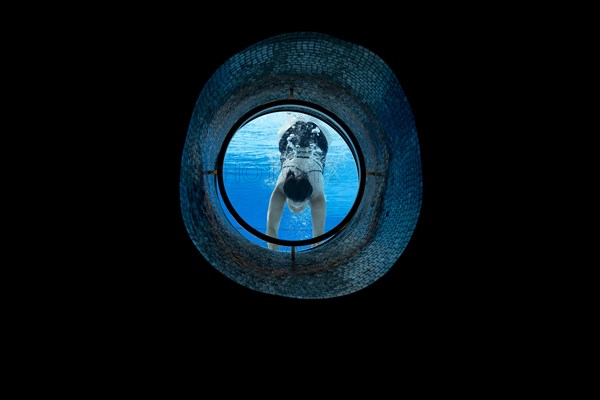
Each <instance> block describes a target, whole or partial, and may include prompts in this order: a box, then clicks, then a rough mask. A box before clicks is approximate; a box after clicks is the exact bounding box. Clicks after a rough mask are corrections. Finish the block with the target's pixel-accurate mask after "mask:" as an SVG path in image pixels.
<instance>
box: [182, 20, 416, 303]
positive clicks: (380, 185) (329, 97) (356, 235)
mask: <svg viewBox="0 0 600 400" xmlns="http://www.w3.org/2000/svg"><path fill="white" fill-rule="evenodd" d="M290 87H293V88H294V95H295V98H296V99H298V100H305V101H309V102H312V103H314V104H317V105H320V106H322V107H324V108H326V109H328V110H330V111H331V112H332V113H333V114H335V115H336V116H337V117H339V118H340V119H341V120H342V121H344V123H345V124H346V125H347V126H348V128H349V129H350V131H351V132H352V133H353V134H354V136H355V137H356V139H357V140H358V143H359V146H360V148H361V150H362V152H363V155H364V158H365V164H366V170H367V171H368V172H377V173H382V174H383V175H382V176H367V178H366V185H365V192H364V196H363V199H362V201H361V204H360V205H359V207H358V210H357V212H356V214H355V216H354V217H353V218H352V220H351V221H350V223H349V224H348V225H347V227H346V229H344V230H343V231H342V232H340V233H339V234H337V235H335V236H334V237H333V238H331V239H330V240H329V241H327V242H326V243H325V244H323V245H322V246H319V247H317V248H315V249H311V250H306V251H302V252H299V253H298V254H297V257H296V259H295V260H294V261H293V260H292V259H291V257H290V254H289V253H284V252H274V251H270V250H268V249H266V248H263V247H260V246H258V245H256V244H254V243H252V242H250V241H248V240H247V239H246V238H245V237H243V236H242V235H241V234H240V233H239V232H237V230H236V229H235V228H234V227H233V226H232V225H231V224H230V223H229V220H228V219H227V217H226V216H225V214H224V212H223V210H222V209H221V206H220V203H219V199H218V194H217V182H216V177H215V175H206V174H203V173H202V171H204V170H213V169H216V161H217V158H218V155H219V151H220V150H221V145H222V143H223V140H224V138H225V136H226V135H227V133H228V132H229V130H230V129H231V128H232V126H233V125H234V124H235V123H236V122H237V121H238V120H239V119H240V118H241V117H242V116H243V115H244V114H246V113H247V112H249V111H251V110H252V109H254V108H256V107H258V106H261V105H264V104H266V103H269V102H272V101H280V100H285V99H289V96H290ZM180 194H181V210H182V215H183V219H184V223H185V226H186V228H187V230H188V233H189V235H190V238H191V239H192V241H193V242H194V244H195V246H196V247H197V248H198V250H199V251H200V252H201V254H202V255H203V256H204V258H205V259H206V260H207V261H209V262H210V264H211V265H212V266H213V267H214V268H216V269H217V270H219V271H220V272H221V273H223V274H224V275H226V276H227V277H229V278H230V279H232V280H233V281H235V282H237V283H239V284H241V285H243V286H246V287H248V288H250V289H253V290H257V291H260V292H265V293H270V294H274V295H279V296H286V297H293V298H306V299H309V298H330V297H336V296H342V295H345V294H349V293H353V292H355V291H357V290H360V289H362V288H364V287H366V286H368V285H370V284H371V283H373V282H374V281H376V280H377V279H379V278H380V277H381V276H382V275H384V274H385V273H386V272H387V271H388V270H389V269H390V268H391V267H392V266H393V265H394V264H395V263H396V261H397V260H398V258H399V257H400V255H401V254H402V251H403V250H404V249H405V247H406V245H407V244H408V241H409V240H410V237H411V235H412V233H413V231H414V228H415V225H416V223H417V219H418V216H419V211H420V207H421V196H422V176H421V159H420V153H419V143H418V137H417V132H416V129H415V125H414V120H413V117H412V112H411V109H410V106H409V104H408V102H407V100H406V97H405V95H404V92H403V91H402V88H401V87H400V84H399V82H398V80H397V79H396V77H395V76H394V74H393V72H392V71H391V69H390V68H389V67H388V66H387V65H386V64H385V63H384V61H383V60H381V59H380V58H379V57H378V56H377V55H376V54H374V53H372V52H371V51H369V50H368V49H365V48H363V47H361V46H358V45H356V44H353V43H349V42H345V41H341V40H339V39H337V38H334V37H331V36H328V35H324V34H320V33H314V32H301V33H290V34H284V35H280V36H275V37H272V38H269V39H267V40H264V41H262V42H259V43H257V44H255V45H253V46H251V47H249V48H247V49H245V50H243V51H242V52H240V53H238V54H236V55H234V56H233V57H232V58H230V59H229V60H228V61H226V62H225V63H224V64H223V65H222V66H221V67H220V68H219V69H218V70H217V71H216V72H215V73H214V74H213V76H212V77H211V78H210V79H209V81H208V82H207V83H206V85H205V86H204V88H203V90H202V92H201V93H200V96H199V98H198V101H197V103H196V107H195V109H194V112H193V115H192V120H191V123H190V126H189V130H188V134H187V138H186V143H185V147H184V149H183V156H182V163H181V182H180Z"/></svg>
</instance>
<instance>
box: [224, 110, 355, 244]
mask: <svg viewBox="0 0 600 400" xmlns="http://www.w3.org/2000/svg"><path fill="white" fill-rule="evenodd" d="M217 165H218V167H217V171H218V173H217V176H218V182H219V184H218V194H219V199H220V204H221V206H222V207H223V210H224V211H225V215H226V216H227V218H228V220H229V222H230V223H231V224H232V225H233V226H234V227H235V229H236V230H237V231H238V232H239V233H240V234H241V235H243V236H244V237H245V238H246V239H248V240H249V241H251V242H253V243H255V244H256V245H258V246H262V247H267V248H270V249H272V250H277V251H283V252H290V251H291V252H294V251H304V250H309V249H311V248H314V247H316V246H319V245H321V244H323V243H325V242H327V241H328V240H330V239H331V238H332V237H334V236H335V235H336V234H337V233H339V232H340V231H341V230H343V229H344V227H345V226H346V225H347V223H348V222H349V221H350V219H351V218H352V216H353V215H354V213H355V212H356V209H357V207H358V205H359V204H360V200H361V198H362V194H363V187H364V181H365V167H364V160H363V155H362V153H361V151H360V148H359V146H358V144H357V142H356V139H355V138H354V136H353V134H352V133H351V132H350V130H349V129H348V128H347V127H346V126H345V125H344V123H343V121H341V120H340V119H339V118H337V117H336V116H335V115H332V114H331V113H329V112H327V110H324V109H322V108H321V107H318V106H316V105H313V104H309V103H306V102H301V101H286V102H281V103H277V104H268V105H264V106H262V107H259V108H257V109H254V110H252V111H251V112H249V113H247V114H246V115H245V116H244V117H242V118H241V119H240V120H239V121H238V123H237V124H235V126H233V127H232V129H231V130H230V132H229V134H228V135H227V137H226V139H225V141H224V143H223V145H222V148H221V152H220V154H219V158H218V162H217ZM288 181H291V183H289V184H288ZM295 182H299V183H297V186H294V184H296V183H295ZM321 195H322V196H321ZM302 199H304V200H302Z"/></svg>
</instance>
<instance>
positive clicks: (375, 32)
mask: <svg viewBox="0 0 600 400" xmlns="http://www.w3.org/2000/svg"><path fill="white" fill-rule="evenodd" d="M206 18H208V17H206ZM193 19H194V18H189V17H188V18H184V19H178V18H175V19H173V20H168V21H165V20H164V19H160V18H159V19H148V20H143V19H140V20H137V21H135V23H131V21H129V20H124V21H122V22H119V21H114V22H113V23H112V25H111V26H112V34H111V35H110V36H108V31H110V29H107V30H106V31H100V32H106V35H103V34H99V35H95V36H94V37H93V38H90V39H89V42H90V43H91V46H88V48H89V49H91V50H85V51H82V52H81V56H82V61H81V64H82V65H85V66H86V67H91V68H90V69H87V68H86V69H83V70H84V71H86V72H85V73H84V74H83V76H82V77H81V78H80V82H81V87H80V88H79V89H78V90H79V91H81V93H85V94H86V97H89V96H90V93H91V94H92V97H96V99H95V100H94V101H95V102H94V104H95V107H93V108H91V110H90V107H88V105H87V104H86V105H85V106H82V108H83V110H82V113H81V115H82V116H83V118H82V120H85V121H86V122H85V124H86V126H87V128H86V129H87V131H86V134H87V135H88V136H89V137H93V140H92V143H91V144H90V145H87V144H86V147H87V146H89V147H92V148H93V150H94V151H93V154H94V155H99V158H98V159H97V160H96V159H94V162H93V163H91V164H92V165H93V166H91V167H90V168H89V169H88V170H87V171H86V174H87V177H88V178H87V182H85V185H84V186H85V189H84V188H83V187H82V188H81V190H82V191H84V190H89V193H88V192H86V193H87V194H89V196H88V198H90V199H92V198H93V200H94V201H93V202H92V204H93V205H91V204H88V203H87V202H86V201H83V206H84V210H85V213H86V218H85V219H82V220H84V221H85V228H82V229H84V231H83V230H82V232H81V237H80V240H81V241H82V242H83V244H82V248H81V251H84V249H85V254H86V256H85V257H84V259H83V260H82V263H83V264H84V265H86V267H85V268H82V272H79V274H80V275H77V274H76V276H81V281H80V283H78V288H77V290H78V291H79V292H80V293H81V294H82V295H84V296H86V298H89V297H91V298H92V302H91V303H90V304H91V307H92V308H93V309H94V310H96V312H98V313H100V315H105V316H107V317H109V318H110V319H111V320H112V321H117V322H118V323H122V324H124V325H125V326H129V327H134V326H135V327H138V326H141V327H144V329H146V328H149V327H151V326H153V327H154V329H157V330H160V331H166V332H170V333H171V334H173V335H178V334H180V333H181V334H183V332H188V333H189V332H195V333H197V332H199V330H200V331H202V332H206V331H207V330H208V331H211V330H213V329H217V327H221V326H225V325H223V324H226V325H227V326H230V325H231V324H233V326H234V327H235V328H233V331H236V330H240V329H241V330H243V331H247V330H248V329H250V330H259V331H260V332H278V333H280V334H285V333H287V334H289V333H290V331H291V332H295V333H297V332H301V333H302V334H306V335H311V334H312V333H314V332H316V331H319V332H348V331H350V332H357V331H358V330H361V329H367V331H369V332H374V333H375V334H376V335H378V334H385V335H388V334H389V335H391V334H393V333H399V332H401V331H402V332H404V331H406V330H408V332H412V333H413V334H415V335H420V334H427V335H429V334H433V332H436V331H438V330H439V329H444V330H446V331H447V330H448V329H452V328H451V327H456V328H457V329H458V328H459V327H460V326H463V327H464V326H465V324H469V325H470V324H473V323H477V324H486V323H490V321H491V320H490V319H489V317H490V316H491V315H496V316H498V313H500V314H502V313H504V311H503V309H504V306H505V305H506V304H508V303H509V302H510V296H511V295H510V293H507V292H505V291H504V288H503V283H504V282H505V281H506V279H507V277H506V276H507V274H508V272H507V269H506V268H502V267H501V258H502V251H501V250H498V248H497V244H498V243H494V240H493V239H492V237H493V236H492V235H493V233H490V232H494V230H495V228H494V227H495V224H496V223H497V221H498V220H499V219H501V218H502V215H501V213H502V211H501V210H498V209H496V208H494V207H491V206H490V202H491V201H492V200H493V201H494V202H496V201H497V199H498V198H499V197H501V196H506V194H505V193H495V192H494V191H493V190H490V182H491V181H492V180H493V179H495V178H496V172H495V170H494V169H490V168H488V167H489V165H490V162H489V161H490V159H491V158H493V157H495V156H496V154H497V147H498V146H496V147H493V146H490V139H493V140H497V139H499V138H500V135H505V133H501V132H502V120H501V118H499V114H498V108H497V107H494V106H493V100H492V99H493V98H494V97H495V93H499V91H502V90H505V89H506V88H505V86H504V85H505V84H507V82H506V81H503V80H502V79H499V78H498V76H497V75H495V74H492V72H491V70H490V66H491V65H494V66H498V65H499V64H501V63H502V61H501V60H500V59H499V58H498V57H497V56H496V54H497V52H496V51H497V46H498V45H499V43H500V41H499V40H497V39H494V37H487V38H486V45H485V46H483V47H482V46H481V44H480V43H481V38H480V37H479V38H478V37H476V36H474V32H475V31H478V32H480V33H481V34H482V35H483V32H485V31H484V29H485V28H484V25H485V23H484V22H482V25H481V26H475V25H474V24H472V25H470V26H469V29H464V27H460V26H454V25H452V24H447V25H433V24H429V23H427V21H426V20H425V21H424V22H423V23H414V21H413V22H411V21H410V20H411V18H410V16H409V15H404V16H403V17H401V18H400V19H398V20H396V19H392V21H389V22H388V23H385V24H383V23H382V24H381V25H379V24H376V25H377V26H376V27H373V28H369V29H357V25H356V24H343V23H339V21H337V22H338V23H337V24H336V23H332V24H323V23H321V22H322V21H318V20H314V19H310V18H309V19H306V20H304V19H298V20H294V22H290V21H279V22H277V21H275V22H273V21H261V22H259V21H257V20H254V21H253V22H250V21H248V22H247V23H244V22H242V23H236V24H235V29H233V27H232V25H230V24H229V25H228V24H222V25H208V24H204V23H202V22H201V21H190V20H193ZM434 27H435V28H437V29H436V30H433V28H434ZM294 31H319V32H322V33H326V34H330V35H333V36H335V37H337V38H339V39H342V40H346V41H350V42H353V43H356V44H359V45H362V46H364V47H366V48H368V49H370V50H371V51H373V52H374V53H376V54H377V55H378V56H380V57H381V58H382V59H383V60H384V61H385V62H386V63H387V64H388V65H389V66H390V67H391V68H392V69H393V70H394V72H395V74H396V76H397V78H398V80H399V82H400V84H401V86H402V88H403V90H404V92H405V94H406V96H407V98H408V101H409V103H410V105H411V107H412V111H413V114H414V119H415V124H416V128H417V133H418V137H419V143H420V149H421V158H422V171H423V204H422V209H421V213H420V216H419V221H418V224H417V226H416V229H415V232H414V234H413V236H412V238H411V240H410V242H409V244H408V246H407V247H406V249H405V251H404V252H403V253H402V255H401V257H400V258H399V260H398V262H397V263H396V264H395V265H394V266H393V267H392V268H391V269H390V270H389V272H388V273H387V274H385V275H384V276H383V277H382V278H381V279H379V280H378V281H376V282H375V283H373V284H372V285H370V286H369V287H367V288H365V289H363V290H360V291H358V292H356V293H353V294H350V295H347V296H342V297H337V298H332V299H325V300H300V299H290V298H284V297H279V296H274V295H269V294H264V293H260V292H256V291H253V290H250V289H248V288H246V287H243V286H241V285H239V284H238V283H236V282H233V281H231V280H229V279H228V278H226V277H225V276H224V275H222V274H221V273H220V272H218V271H217V270H216V269H214V268H213V267H212V266H211V265H209V264H208V263H207V262H206V261H205V260H204V259H203V257H202V255H201V254H200V253H199V251H198V250H197V249H196V248H195V246H194V245H193V243H192V242H191V240H190V238H189V236H188V235H187V232H186V229H185V226H184V223H183V219H182V215H181V211H180V200H179V172H180V163H181V157H182V152H183V146H184V142H185V138H186V134H187V129H188V125H189V122H190V118H191V114H192V111H193V109H194V106H195V102H196V100H197V99H198V96H199V94H200V91H201V90H202V88H203V86H204V84H205V83H206V81H207V80H208V79H209V77H210V76H211V75H212V74H213V73H214V72H215V71H216V69H217V68H218V67H219V66H220V65H221V64H222V63H224V62H225V61H226V60H227V59H228V58H229V57H231V56H233V55H234V54H236V53H237V52H239V51H241V50H243V49H244V48H246V47H247V46H249V45H252V44H254V43H256V42H258V41H260V40H262V39H266V38H268V37H270V36H273V35H276V34H280V33H286V32H294ZM501 112H502V111H501ZM505 138H506V137H505V136H504V137H503V139H505ZM86 143H87V142H86ZM90 154H91V153H90ZM82 157H83V158H84V159H86V157H87V153H85V152H84V153H83V156H82ZM86 161H88V160H86ZM90 209H93V211H92V210H90ZM91 220H93V222H90V221H91ZM90 224H92V225H93V227H92V228H91V230H92V232H93V234H89V233H87V232H89V231H90V226H89V225H90ZM84 232H86V233H84ZM92 238H93V239H92ZM507 246H508V245H507ZM84 270H85V271H86V272H83V271H84ZM89 271H92V272H91V273H90V272H89ZM84 276H85V277H84ZM508 292H510V290H509V291H508ZM474 321H475V322H474ZM228 331H229V332H231V330H228Z"/></svg>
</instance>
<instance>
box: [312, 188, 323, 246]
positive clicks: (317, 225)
mask: <svg viewBox="0 0 600 400" xmlns="http://www.w3.org/2000/svg"><path fill="white" fill-rule="evenodd" d="M310 212H311V217H312V230H313V237H317V236H320V235H322V234H323V233H325V216H326V215H327V206H326V204H325V195H324V194H323V193H320V194H319V195H317V196H316V197H315V198H312V199H311V200H310Z"/></svg>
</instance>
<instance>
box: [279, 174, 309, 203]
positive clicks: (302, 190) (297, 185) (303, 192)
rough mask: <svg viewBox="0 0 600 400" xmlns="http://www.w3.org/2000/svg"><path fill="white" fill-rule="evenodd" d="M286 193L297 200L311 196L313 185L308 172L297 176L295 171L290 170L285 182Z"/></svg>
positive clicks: (284, 189)
mask: <svg viewBox="0 0 600 400" xmlns="http://www.w3.org/2000/svg"><path fill="white" fill-rule="evenodd" d="M283 191H284V192H285V195H286V196H287V197H288V198H290V199H292V200H293V201H295V202H298V203H299V202H302V201H304V200H306V199H308V198H309V197H310V195H311V194H312V192H313V187H312V185H311V184H310V182H309V181H308V176H307V175H306V173H302V174H300V176H296V174H294V171H291V170H290V171H288V173H287V175H286V176H285V183H284V184H283Z"/></svg>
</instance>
